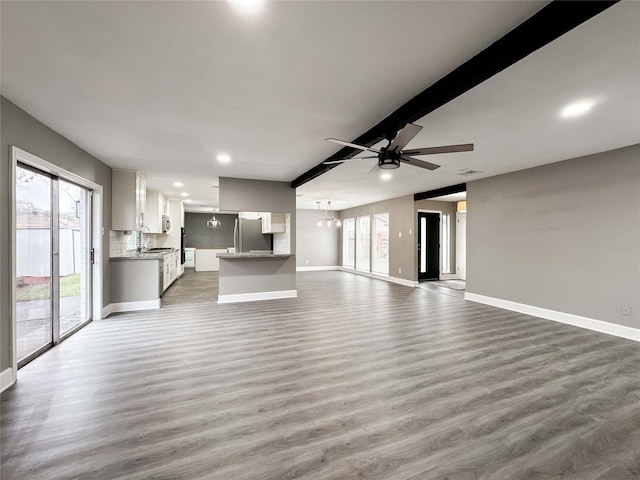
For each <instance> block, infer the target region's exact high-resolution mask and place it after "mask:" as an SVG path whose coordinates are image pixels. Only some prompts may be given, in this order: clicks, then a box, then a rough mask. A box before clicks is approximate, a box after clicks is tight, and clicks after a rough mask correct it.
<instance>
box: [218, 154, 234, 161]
mask: <svg viewBox="0 0 640 480" xmlns="http://www.w3.org/2000/svg"><path fill="white" fill-rule="evenodd" d="M216 159H217V160H218V161H219V162H220V163H229V162H230V161H231V156H229V155H227V154H226V153H221V154H220V155H218V156H217V157H216Z"/></svg>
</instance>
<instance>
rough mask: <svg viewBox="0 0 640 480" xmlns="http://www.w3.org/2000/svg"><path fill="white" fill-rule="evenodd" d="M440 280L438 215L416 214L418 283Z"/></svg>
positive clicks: (429, 213)
mask: <svg viewBox="0 0 640 480" xmlns="http://www.w3.org/2000/svg"><path fill="white" fill-rule="evenodd" d="M439 279H440V213H435V212H418V281H420V282H422V281H427V280H439Z"/></svg>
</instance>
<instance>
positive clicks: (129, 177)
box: [111, 170, 147, 230]
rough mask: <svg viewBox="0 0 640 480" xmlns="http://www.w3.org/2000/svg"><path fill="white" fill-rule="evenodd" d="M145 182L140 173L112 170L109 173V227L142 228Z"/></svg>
mask: <svg viewBox="0 0 640 480" xmlns="http://www.w3.org/2000/svg"><path fill="white" fill-rule="evenodd" d="M146 208H147V184H146V182H145V179H144V177H143V176H142V175H140V173H138V172H135V171H132V170H113V172H112V175H111V229H112V230H142V229H143V228H144V227H145V226H146V218H145V212H146Z"/></svg>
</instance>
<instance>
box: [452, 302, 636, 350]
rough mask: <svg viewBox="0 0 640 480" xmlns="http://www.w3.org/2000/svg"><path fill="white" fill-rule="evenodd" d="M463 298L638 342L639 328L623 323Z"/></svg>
mask: <svg viewBox="0 0 640 480" xmlns="http://www.w3.org/2000/svg"><path fill="white" fill-rule="evenodd" d="M464 299H465V300H469V301H471V302H477V303H483V304H485V305H491V306H493V307H498V308H504V309H505V310H511V311H513V312H519V313H525V314H527V315H532V316H534V317H540V318H544V319H546V320H553V321H554V322H560V323H566V324H567V325H573V326H574V327H580V328H586V329H587V330H593V331H595V332H600V333H606V334H608V335H614V336H616V337H622V338H626V339H628V340H635V341H636V342H640V329H637V328H631V327H625V326H623V325H616V324H615V323H610V322H603V321H602V320H595V319H593V318H587V317H581V316H579V315H573V314H572V313H564V312H558V311H556V310H549V309H547V308H541V307H534V306H532V305H526V304H524V303H517V302H512V301H510V300H502V299H500V298H494V297H486V296H484V295H478V294H477V293H469V292H466V293H465V294H464Z"/></svg>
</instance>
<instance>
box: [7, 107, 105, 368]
mask: <svg viewBox="0 0 640 480" xmlns="http://www.w3.org/2000/svg"><path fill="white" fill-rule="evenodd" d="M0 100H1V105H0V116H1V122H0V129H1V131H2V139H1V144H2V145H1V147H0V148H1V151H2V153H1V155H0V199H1V200H2V208H0V339H1V340H0V352H1V353H0V370H4V369H6V368H9V367H10V366H11V330H10V326H11V320H10V318H9V315H10V311H11V306H10V304H9V297H10V291H11V278H10V275H11V269H10V248H11V245H10V241H11V224H10V218H9V208H8V207H9V206H10V205H11V198H10V192H11V186H10V179H11V171H10V165H11V156H10V151H9V147H10V146H11V145H13V146H16V147H18V148H21V149H22V150H25V151H26V152H29V153H31V154H33V155H36V156H38V157H40V158H42V159H44V160H46V161H48V162H50V163H53V164H55V165H58V166H59V167H61V168H64V169H65V170H68V171H71V172H73V173H75V174H77V175H79V176H81V177H83V178H86V179H87V180H91V181H92V182H95V183H97V184H99V185H102V188H103V210H102V217H103V222H104V234H103V238H102V241H103V251H102V264H103V272H102V285H103V298H102V305H103V306H104V305H107V304H109V303H110V298H111V293H110V281H109V230H110V229H111V168H109V167H108V166H107V165H105V164H104V163H102V162H101V161H100V160H98V159H97V158H95V157H93V156H91V155H90V154H88V153H87V152H85V151H84V150H82V149H81V148H79V147H78V146H77V145H75V144H73V143H72V142H70V141H69V140H67V139H66V138H64V137H63V136H61V135H59V134H58V133H56V132H54V131H53V130H51V129H50V128H49V127H47V126H46V125H44V124H43V123H41V122H40V121H38V120H36V119H35V118H34V117H32V116H31V115H29V114H28V113H27V112H25V111H24V110H22V109H20V108H19V107H18V106H16V105H15V104H13V103H12V102H10V101H9V100H7V99H6V98H5V97H1V98H0Z"/></svg>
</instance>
